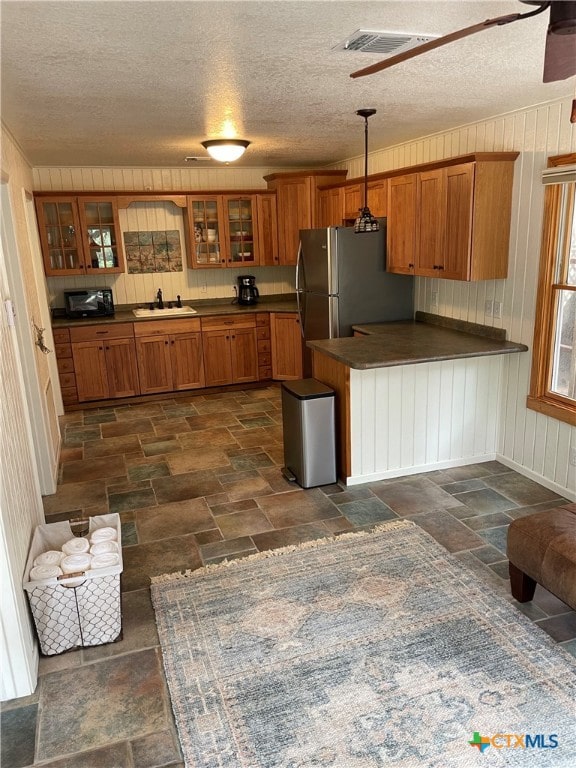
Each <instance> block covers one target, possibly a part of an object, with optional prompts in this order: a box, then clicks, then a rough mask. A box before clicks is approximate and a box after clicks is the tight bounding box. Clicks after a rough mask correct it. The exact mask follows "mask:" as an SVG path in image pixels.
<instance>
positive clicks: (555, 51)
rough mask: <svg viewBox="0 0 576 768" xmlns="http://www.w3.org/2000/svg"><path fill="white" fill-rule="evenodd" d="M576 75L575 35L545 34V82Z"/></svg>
mask: <svg viewBox="0 0 576 768" xmlns="http://www.w3.org/2000/svg"><path fill="white" fill-rule="evenodd" d="M572 75H576V35H555V34H554V33H551V32H548V34H547V35H546V52H545V54H544V78H543V81H544V82H545V83H552V82H554V81H555V80H566V78H567V77H572Z"/></svg>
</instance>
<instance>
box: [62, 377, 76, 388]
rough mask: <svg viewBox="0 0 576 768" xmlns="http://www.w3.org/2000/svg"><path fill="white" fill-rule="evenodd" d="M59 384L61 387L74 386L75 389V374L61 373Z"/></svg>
mask: <svg viewBox="0 0 576 768" xmlns="http://www.w3.org/2000/svg"><path fill="white" fill-rule="evenodd" d="M60 386H61V387H62V389H65V388H67V387H74V389H76V376H75V375H74V374H73V373H61V374H60Z"/></svg>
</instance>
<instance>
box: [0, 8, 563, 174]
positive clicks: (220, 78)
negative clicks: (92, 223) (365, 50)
mask: <svg viewBox="0 0 576 768" xmlns="http://www.w3.org/2000/svg"><path fill="white" fill-rule="evenodd" d="M528 10H532V9H531V8H530V7H529V6H526V5H524V4H522V3H520V2H518V1H517V0H508V1H507V2H492V1H491V0H489V1H486V2H482V1H480V2H478V1H477V0H448V1H447V2H444V1H441V0H438V2H435V1H433V2H418V1H416V0H414V1H413V0H402V1H399V2H362V1H361V0H348V1H347V2H340V1H339V0H299V1H297V2H290V1H289V0H286V1H284V0H267V1H265V2H252V1H251V0H236V1H235V2H211V1H207V2H198V1H194V2H190V1H186V0H181V1H180V2H171V1H170V0H162V1H161V2H140V1H139V0H131V1H130V0H128V1H123V2H116V1H113V2H105V1H103V0H100V1H99V2H91V1H88V0H83V1H80V2H69V1H68V0H60V1H56V2H49V1H48V0H46V1H44V0H42V1H41V2H35V0H2V2H1V3H0V11H1V35H2V38H1V43H2V48H1V86H2V91H1V98H2V101H1V106H2V120H3V122H4V123H5V125H6V126H7V127H8V129H9V130H10V131H11V133H12V134H13V135H14V136H15V138H16V139H17V140H18V142H19V143H20V146H21V147H22V149H23V151H24V153H25V155H26V156H27V158H28V159H29V160H30V162H31V163H32V164H33V165H35V166H43V165H44V166H45V165H58V166H154V167H159V166H168V167H176V166H184V165H185V163H184V157H185V156H186V155H198V156H202V157H203V156H205V152H204V150H203V148H202V147H201V146H200V142H201V141H202V140H203V139H206V138H219V137H221V136H234V135H235V136H236V137H238V138H244V139H249V140H250V141H251V142H252V144H251V146H250V147H249V148H248V150H247V152H246V154H245V156H244V158H243V159H242V160H241V161H239V163H238V164H241V165H244V166H273V167H286V166H303V165H325V164H327V163H331V162H335V161H338V160H342V159H344V158H347V157H352V156H356V155H359V154H361V153H362V151H363V140H364V133H363V123H362V120H361V118H359V117H357V116H356V115H355V111H356V110H357V109H360V108H366V107H374V108H376V109H377V110H378V112H377V114H376V115H375V116H374V117H372V118H371V120H370V148H371V149H376V148H381V147H386V146H390V145H393V144H396V143H398V142H402V141H406V140H409V139H413V138H415V137H418V136H422V135H426V134H430V133H434V132H436V131H440V130H444V129H448V128H451V127H454V126H458V125H462V124H464V123H467V122H472V121H474V120H480V119H483V118H486V117H490V116H492V115H497V114H502V113H505V112H508V111H512V110H514V109H517V108H521V107H524V106H529V105H533V104H537V103H540V102H544V101H549V100H552V99H556V98H560V97H564V96H567V95H571V94H573V92H574V87H575V78H571V79H570V80H566V81H563V82H557V83H548V84H546V85H545V84H543V83H542V65H543V58H544V42H545V32H546V25H547V17H548V14H547V13H545V14H543V15H542V16H538V17H535V18H532V19H527V20H525V21H520V22H517V23H515V24H512V25H510V26H506V27H498V28H494V29H491V30H489V31H485V32H482V33H481V34H478V35H475V36H473V37H470V38H468V39H465V40H461V41H459V42H456V43H453V44H451V45H449V46H446V47H444V48H442V49H439V50H437V51H433V52H430V53H428V54H425V55H423V56H420V57H418V58H417V59H414V60H412V61H409V62H405V63H403V64H400V65H398V66H396V67H394V68H393V69H390V70H388V71H384V72H380V73H378V74H375V75H372V76H370V77H366V78H360V79H356V80H352V79H351V78H350V77H349V74H350V73H351V72H353V71H354V70H356V69H359V68H361V67H364V66H367V65H369V64H372V63H374V62H376V61H379V60H380V59H381V58H382V57H381V56H379V55H378V54H352V53H348V52H345V51H334V50H332V49H333V47H334V46H336V45H338V44H339V43H341V42H342V41H343V40H344V39H345V38H346V37H347V36H348V35H349V34H351V33H352V32H354V31H355V30H356V29H358V28H367V29H376V30H392V31H396V32H419V33H423V34H437V35H442V34H447V33H449V32H452V31H454V30H456V29H459V28H461V27H464V26H468V25H470V24H473V23H476V22H478V21H483V20H484V19H486V18H490V17H493V16H498V15H502V14H506V13H516V12H526V11H528Z"/></svg>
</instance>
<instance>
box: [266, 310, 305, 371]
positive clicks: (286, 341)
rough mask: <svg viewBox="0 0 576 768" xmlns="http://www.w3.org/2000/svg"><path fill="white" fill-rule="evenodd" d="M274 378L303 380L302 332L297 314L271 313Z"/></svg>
mask: <svg viewBox="0 0 576 768" xmlns="http://www.w3.org/2000/svg"><path fill="white" fill-rule="evenodd" d="M270 337H271V342H272V378H273V379H282V380H287V379H301V378H302V332H301V330H300V318H299V316H298V313H297V312H271V313H270Z"/></svg>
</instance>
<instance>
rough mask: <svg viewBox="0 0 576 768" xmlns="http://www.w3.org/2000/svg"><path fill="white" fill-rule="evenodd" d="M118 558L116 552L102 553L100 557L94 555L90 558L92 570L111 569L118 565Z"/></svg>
mask: <svg viewBox="0 0 576 768" xmlns="http://www.w3.org/2000/svg"><path fill="white" fill-rule="evenodd" d="M119 562H120V558H119V557H118V554H117V553H116V552H104V553H103V554H101V555H94V557H93V558H92V565H91V567H92V570H94V569H96V568H111V567H112V566H113V565H118V563H119Z"/></svg>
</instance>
